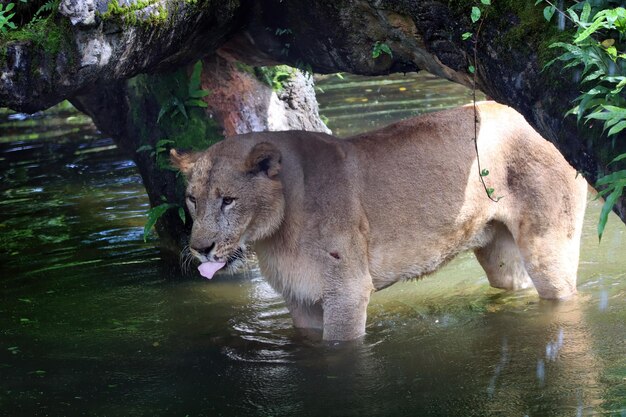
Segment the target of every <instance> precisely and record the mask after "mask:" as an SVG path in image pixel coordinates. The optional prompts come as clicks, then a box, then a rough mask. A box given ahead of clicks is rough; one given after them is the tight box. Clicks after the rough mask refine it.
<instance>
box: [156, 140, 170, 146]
mask: <svg viewBox="0 0 626 417" xmlns="http://www.w3.org/2000/svg"><path fill="white" fill-rule="evenodd" d="M172 143H174V141H173V140H171V139H161V140H160V141H158V142H157V143H156V147H157V148H162V147H164V146H165V145H169V144H172Z"/></svg>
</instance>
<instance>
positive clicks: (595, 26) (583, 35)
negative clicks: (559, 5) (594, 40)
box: [574, 3, 604, 43]
mask: <svg viewBox="0 0 626 417" xmlns="http://www.w3.org/2000/svg"><path fill="white" fill-rule="evenodd" d="M587 4H588V3H585V6H586V5H587ZM603 25H604V20H603V19H598V20H596V21H594V22H593V23H592V24H591V25H590V26H589V27H588V28H587V29H585V30H584V31H583V32H582V33H581V34H579V35H578V36H577V37H576V39H574V43H580V42H582V41H584V40H585V39H587V38H588V37H589V36H591V35H592V34H593V33H595V31H596V30H598V29H599V28H600V27H602V26H603Z"/></svg>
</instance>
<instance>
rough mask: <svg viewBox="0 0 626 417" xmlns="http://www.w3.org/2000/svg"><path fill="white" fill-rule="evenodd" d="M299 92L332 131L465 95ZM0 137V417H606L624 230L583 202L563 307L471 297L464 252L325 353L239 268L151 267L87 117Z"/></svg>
mask: <svg viewBox="0 0 626 417" xmlns="http://www.w3.org/2000/svg"><path fill="white" fill-rule="evenodd" d="M439 84H441V85H439ZM318 85H319V87H320V88H321V89H322V90H324V92H323V93H320V94H319V99H320V104H321V112H322V113H323V114H325V115H326V116H328V117H329V118H330V126H331V128H333V129H334V130H335V132H336V133H338V134H340V135H342V136H347V135H350V134H353V133H356V132H357V131H362V130H367V129H370V128H372V127H374V126H378V125H380V124H384V123H386V122H388V121H391V120H392V119H393V118H395V117H406V116H407V115H410V114H414V113H416V112H421V111H422V110H425V106H428V105H429V104H430V106H431V109H432V108H436V107H438V106H439V105H442V106H453V105H456V104H462V103H464V102H466V101H467V100H468V96H467V91H466V90H464V89H462V88H461V87H458V86H455V85H451V84H448V83H444V82H442V81H440V80H436V79H433V78H432V77H428V76H422V75H419V76H414V75H412V76H410V77H406V78H404V77H401V76H393V77H392V79H391V80H390V81H385V82H382V83H381V82H380V80H374V79H371V78H358V77H346V79H345V80H343V81H342V80H339V79H336V78H328V79H326V80H322V81H320V82H319V84H318ZM432 85H435V86H436V88H435V89H434V90H433V89H431V86H432ZM368 90H371V91H368ZM407 91H408V93H407ZM420 91H424V94H423V96H422V95H420ZM377 94H378V95H377ZM364 98H366V99H367V101H363V99H364ZM376 100H378V101H379V103H372V102H373V101H376ZM389 102H391V103H392V104H391V105H389V104H388V103H389ZM358 103H369V104H368V105H366V106H362V107H359V106H358V105H356V104H358ZM441 103H443V104H441ZM426 110H427V109H426ZM351 114H352V116H350V115H351ZM19 119H22V120H19ZM72 129H76V130H72ZM0 131H1V132H2V135H1V137H0V158H1V159H0V162H1V163H2V168H1V169H0V179H1V181H0V193H1V196H2V198H1V199H0V209H1V210H2V217H1V218H0V265H2V266H1V268H2V273H1V277H0V375H1V376H2V377H1V378H0V414H5V415H81V414H84V415H181V416H184V415H190V416H199V415H203V416H204V415H207V416H208V415H211V416H213V415H233V416H242V415H246V416H247V415H259V416H283V415H285V416H286V415H298V416H319V415H329V416H345V415H361V416H364V415H387V416H399V415H430V416H450V415H462V416H485V415H494V416H510V415H519V416H523V415H528V416H585V415H594V414H595V415H597V414H609V415H622V416H624V415H626V324H625V323H626V301H625V300H626V297H625V295H626V279H625V278H626V273H625V271H626V259H625V258H624V254H625V253H626V238H625V237H624V235H625V233H626V228H625V227H624V226H623V225H622V224H621V223H620V222H619V221H618V219H617V218H615V217H614V216H613V217H611V219H610V220H609V225H608V227H607V231H606V232H605V236H604V238H603V241H602V243H601V244H598V242H597V238H596V235H595V224H596V221H597V217H598V213H599V204H598V203H597V202H590V208H589V210H588V214H587V218H586V224H585V230H584V237H583V250H582V254H581V264H580V270H579V276H580V279H579V290H580V295H579V296H578V297H577V298H576V299H574V300H571V301H568V302H565V303H561V304H554V303H550V302H545V301H540V300H539V299H538V298H537V297H536V295H535V293H534V291H530V290H529V291H526V292H520V293H506V292H501V291H498V290H494V289H491V288H490V287H489V286H488V283H487V279H486V277H485V275H484V272H483V271H482V270H481V269H480V267H479V266H478V264H477V263H476V261H475V260H474V258H473V255H471V254H464V255H461V256H460V257H458V258H457V259H455V260H454V261H453V262H451V263H450V264H449V265H448V266H446V268H444V269H443V270H442V271H440V272H438V273H437V274H434V275H433V276H430V277H428V278H425V279H423V280H420V281H416V282H407V283H402V284H397V285H394V286H392V287H390V288H389V289H386V290H384V291H381V292H380V293H377V294H375V295H374V296H373V298H372V302H371V305H370V308H369V310H368V311H369V319H368V328H367V332H368V334H367V336H366V337H365V338H364V340H362V341H360V342H357V343H351V344H341V345H336V344H327V343H323V342H321V341H319V340H316V339H311V338H307V337H304V336H302V335H300V334H299V333H297V332H296V331H295V330H294V329H293V328H292V326H291V321H290V318H289V315H288V313H287V309H286V308H285V305H284V303H283V302H282V300H281V299H280V297H279V296H277V295H276V294H275V293H274V292H273V291H272V289H271V288H270V287H269V286H268V284H267V283H266V282H265V281H264V280H263V279H262V278H261V277H260V276H259V274H258V271H255V270H252V271H249V272H247V273H246V274H240V275H236V276H225V275H221V276H218V277H216V278H215V279H214V280H213V281H211V282H207V281H206V280H203V279H201V278H199V277H198V276H197V275H196V274H195V273H194V274H190V275H189V276H180V275H179V274H178V273H176V272H173V271H172V269H171V268H170V266H169V265H167V264H165V263H163V262H162V261H161V260H160V259H159V256H158V250H157V249H156V248H155V244H156V243H157V242H156V240H154V239H153V240H150V241H149V242H148V243H144V242H143V239H142V228H143V224H144V221H145V217H144V213H145V211H146V209H147V207H148V206H147V199H146V197H145V194H144V191H143V188H142V185H141V180H140V178H139V176H138V174H137V173H136V170H135V167H134V165H133V163H132V162H131V161H130V160H128V159H127V158H126V157H125V156H124V155H122V154H121V153H120V152H119V151H118V150H117V148H116V147H115V146H114V144H113V143H112V141H111V140H110V139H108V138H104V137H102V136H101V135H100V134H98V132H97V131H96V130H95V128H94V127H93V126H92V125H91V123H90V122H89V120H88V119H86V118H84V117H83V116H80V115H77V114H76V113H75V112H73V111H72V110H70V109H68V108H66V107H61V108H56V109H53V110H52V111H50V112H46V113H45V114H41V115H37V117H36V118H29V117H26V116H25V115H11V114H9V113H7V112H4V113H0Z"/></svg>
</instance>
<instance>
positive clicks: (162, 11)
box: [100, 0, 168, 26]
mask: <svg viewBox="0 0 626 417" xmlns="http://www.w3.org/2000/svg"><path fill="white" fill-rule="evenodd" d="M152 5H156V12H155V11H150V12H147V11H146V12H143V9H145V8H147V7H150V6H152ZM142 14H143V15H142ZM167 16H168V13H167V9H166V8H165V7H163V6H162V5H161V4H160V3H159V2H158V1H157V0H139V1H137V2H135V3H132V4H129V5H128V6H121V5H120V4H119V2H118V0H113V1H111V2H110V3H109V4H108V7H107V11H106V12H104V13H102V14H101V15H100V17H101V18H102V19H103V20H112V21H117V22H120V23H123V24H127V25H131V26H136V25H151V26H152V25H160V24H163V23H165V22H166V21H167Z"/></svg>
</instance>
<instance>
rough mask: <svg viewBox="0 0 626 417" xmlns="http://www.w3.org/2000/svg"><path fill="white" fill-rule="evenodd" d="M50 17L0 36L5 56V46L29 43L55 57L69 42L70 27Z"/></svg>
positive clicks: (53, 16) (0, 45) (0, 47)
mask: <svg viewBox="0 0 626 417" xmlns="http://www.w3.org/2000/svg"><path fill="white" fill-rule="evenodd" d="M55 17H56V15H55V14H53V15H50V16H49V17H47V18H45V19H38V20H36V21H34V22H30V23H27V24H26V25H24V26H22V27H20V28H19V29H17V30H12V31H8V32H7V33H5V34H1V35H0V49H2V50H3V52H4V54H5V55H6V49H7V46H9V45H10V44H12V43H17V42H30V43H31V44H32V45H33V46H34V47H38V48H41V49H42V50H43V52H45V53H46V54H47V55H52V56H54V55H56V54H57V53H59V51H60V50H61V48H62V47H63V46H64V45H67V44H69V43H70V42H71V39H72V38H71V27H70V24H69V22H68V21H67V20H66V19H56V18H55Z"/></svg>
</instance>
